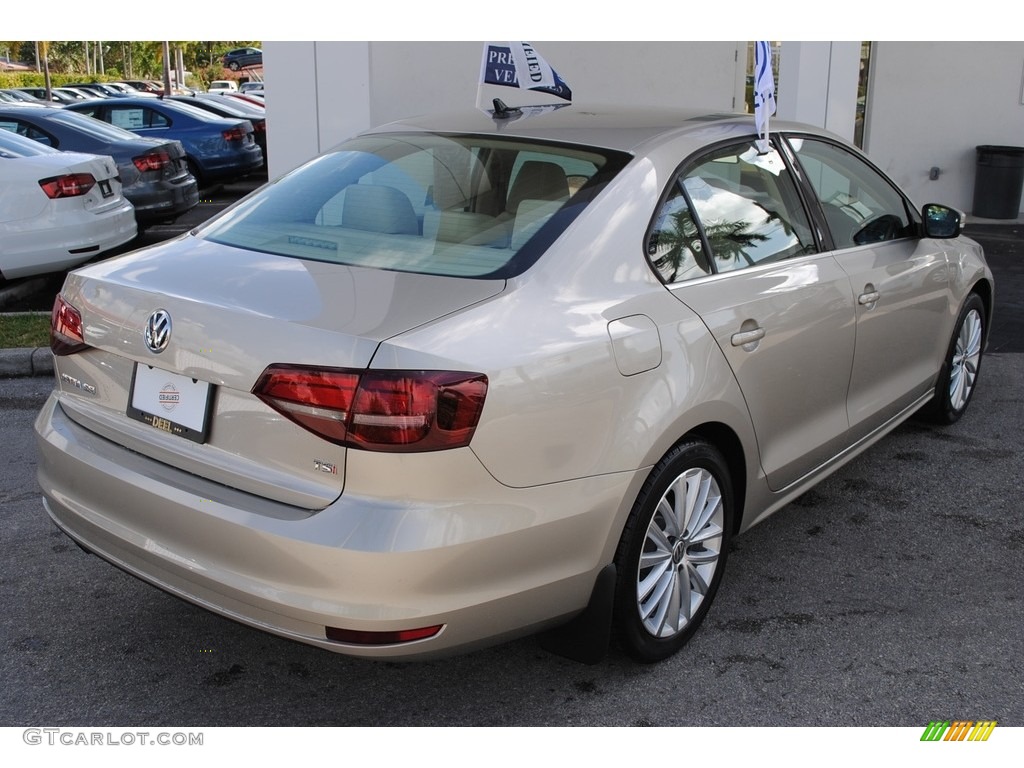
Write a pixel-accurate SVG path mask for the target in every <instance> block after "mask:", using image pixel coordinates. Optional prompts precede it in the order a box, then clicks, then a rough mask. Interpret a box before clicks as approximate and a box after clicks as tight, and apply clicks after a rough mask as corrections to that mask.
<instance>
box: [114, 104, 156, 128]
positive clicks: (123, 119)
mask: <svg viewBox="0 0 1024 768" xmlns="http://www.w3.org/2000/svg"><path fill="white" fill-rule="evenodd" d="M110 123H111V124H112V125H116V126H117V127H118V128H124V129H125V130H126V131H135V130H138V129H140V128H166V127H167V126H169V125H170V124H171V122H170V120H168V119H167V118H166V117H164V116H163V115H162V114H160V113H159V112H157V111H156V110H153V109H143V108H141V107H111V108H110Z"/></svg>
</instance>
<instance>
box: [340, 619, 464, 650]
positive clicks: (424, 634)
mask: <svg viewBox="0 0 1024 768" xmlns="http://www.w3.org/2000/svg"><path fill="white" fill-rule="evenodd" d="M443 628H444V624H435V625H434V626H432V627H419V628H417V629H399V630H395V631H394V632H364V631H361V630H357V629H340V628H338V627H326V628H325V629H326V633H325V634H326V635H327V639H328V640H335V641H337V642H339V643H350V644H352V645H394V644H395V643H411V642H413V641H414V640H425V639H426V638H428V637H433V636H434V635H436V634H437V633H438V632H440V631H441V630H442V629H443Z"/></svg>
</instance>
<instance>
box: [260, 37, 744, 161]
mask: <svg viewBox="0 0 1024 768" xmlns="http://www.w3.org/2000/svg"><path fill="white" fill-rule="evenodd" d="M533 44H534V46H535V47H536V48H537V50H538V51H539V52H540V53H541V55H542V56H544V58H545V59H546V60H547V61H548V63H550V64H551V66H553V67H554V68H555V70H556V71H557V72H558V73H559V75H561V76H562V78H563V79H564V80H565V81H566V82H567V83H568V84H569V87H570V88H572V91H573V101H574V102H577V103H582V102H606V103H609V102H617V103H624V104H647V105H649V104H678V105H682V106H701V107H707V108H708V109H711V110H722V111H729V110H732V109H735V108H739V109H743V85H744V76H745V72H746V48H747V45H746V42H742V43H739V42H697V43H679V42H674V43H664V42H662V43H643V42H641V43H637V42H615V43H586V42H538V41H533ZM263 52H264V62H265V68H264V71H265V72H266V81H267V94H268V95H267V104H268V110H270V121H269V122H270V128H269V134H268V141H269V143H270V149H269V154H270V174H271V177H274V176H278V175H280V174H282V173H284V172H286V171H288V170H291V169H292V168H294V167H295V166H297V165H299V164H300V163H302V162H305V161H306V160H308V159H309V158H311V157H313V156H314V155H316V154H317V153H318V152H321V151H323V150H326V149H328V148H330V147H332V146H334V145H335V144H338V143H339V142H341V141H344V140H345V139H347V138H348V137H349V136H352V135H353V134H355V133H358V132H359V131H361V130H364V129H366V128H370V127H372V126H374V125H379V124H381V123H385V122H389V121H392V120H398V119H400V118H403V117H409V116H412V115H419V114H424V113H428V112H438V111H447V110H453V109H467V108H468V109H472V108H474V107H475V106H476V91H477V83H478V82H479V77H480V58H481V54H482V52H483V42H482V41H481V42H444V43H438V42H431V43H415V42H401V43H378V42H374V43H365V42H356V43H352V42H316V43H314V42H272V41H269V42H266V43H265V44H264V46H263ZM509 93H510V94H514V93H515V91H512V90H511V89H510V90H509ZM509 103H512V101H511V100H510V101H509Z"/></svg>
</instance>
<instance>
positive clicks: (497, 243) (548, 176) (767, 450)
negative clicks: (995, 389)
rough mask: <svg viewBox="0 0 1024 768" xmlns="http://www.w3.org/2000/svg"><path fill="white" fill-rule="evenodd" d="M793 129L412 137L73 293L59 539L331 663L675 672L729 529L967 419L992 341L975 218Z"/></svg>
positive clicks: (279, 192)
mask: <svg viewBox="0 0 1024 768" xmlns="http://www.w3.org/2000/svg"><path fill="white" fill-rule="evenodd" d="M773 128H775V129H776V132H775V133H774V134H773V136H772V141H771V149H770V151H768V152H766V153H763V154H759V153H758V151H757V150H756V149H755V148H754V145H753V140H754V138H755V135H754V124H753V119H752V118H751V117H750V116H743V115H738V116H726V115H708V114H703V113H682V112H671V111H651V112H642V111H638V110H635V109H631V110H625V111H604V110H597V109H586V108H581V107H577V106H570V107H566V108H563V109H560V110H557V111H553V112H548V113H542V114H522V113H519V112H517V111H514V110H513V111H509V112H502V113H499V114H496V115H489V114H484V113H482V112H474V113H466V114H463V115H446V116H443V117H438V118H424V119H421V120H415V121H406V122H403V123H397V124H392V125H388V126H385V127H383V128H380V129H378V130H376V131H373V132H370V133H367V134H365V135H362V136H359V137H356V138H354V139H352V140H350V141H349V142H346V143H345V144H344V145H342V146H340V147H338V148H337V149H336V150H334V151H331V152H328V153H325V154H324V155H322V156H320V157H317V158H316V159H314V160H312V161H311V162H310V163H308V164H307V165H305V166H303V167H302V168H300V169H298V170H296V171H294V172H292V173H291V174H289V175H287V176H285V177H284V178H282V179H280V180H278V181H277V182H275V183H273V184H270V185H268V186H267V187H265V188H263V189H262V190H260V191H259V192H257V193H256V194H255V195H253V196H250V197H249V198H247V199H245V200H243V201H242V202H240V203H239V204H237V205H236V206H234V207H233V208H231V209H229V210H228V211H226V212H225V213H224V214H222V215H221V216H219V217H218V218H216V219H214V220H213V221H211V222H210V223H209V224H207V225H206V226H204V227H202V228H201V229H199V230H198V231H195V232H193V233H190V234H188V235H186V236H183V237H181V238H178V239H177V240H174V241H172V242H169V243H166V244H163V245H159V246H155V247H153V248H149V249H146V250H142V251H138V252H135V253H133V254H129V255H126V256H123V257H120V258H117V259H113V260H110V261H106V262H102V263H99V264H94V265H91V266H88V267H86V268H83V269H80V270H78V271H75V272H73V273H71V274H70V275H69V276H68V278H67V282H66V283H65V285H64V288H63V292H62V293H61V295H60V296H59V297H58V300H57V303H56V305H55V307H54V314H53V350H54V353H55V355H56V358H55V360H56V388H55V390H54V392H53V394H52V396H51V397H50V399H49V401H48V403H47V404H46V406H45V408H44V410H43V411H42V413H41V414H40V416H39V418H38V421H37V424H36V428H37V432H38V443H39V448H40V455H41V456H40V462H39V482H40V485H41V487H42V489H43V493H44V503H45V506H46V509H47V511H48V512H49V514H50V516H51V517H52V518H53V520H54V521H55V523H56V524H57V526H58V527H60V528H61V529H62V530H63V531H65V532H66V533H67V534H68V535H69V536H71V537H72V538H73V539H75V540H76V541H77V542H79V543H80V544H81V545H82V546H83V547H85V548H86V549H88V550H89V551H91V552H94V553H95V554H97V555H99V556H101V557H103V558H105V559H107V560H109V561H110V562H112V563H113V564H115V565H117V566H119V567H121V568H123V569H124V570H126V571H128V572H130V573H133V574H135V575H136V576H139V577H140V578H142V579H145V580H147V581H149V582H151V583H152V584H155V585H156V586H158V587H161V588H163V589H165V590H167V591H169V592H171V593H173V594H176V595H179V596H181V597H183V598H185V599H188V600H191V601H193V602H195V603H197V604H199V605H201V606H204V607H206V608H209V609H211V610H213V611H216V612H218V613H220V614H222V615H225V616H228V617H231V618H234V619H237V620H239V621H241V622H244V623H246V624H249V625H251V626H254V627H257V628H259V629H263V630H267V631H270V632H273V633H276V634H279V635H282V636H285V637H289V638H292V639H295V640H299V641H302V642H306V643H310V644H312V645H316V646H320V647H322V648H326V649H329V650H332V651H337V652H340V653H346V654H351V655H355V656H365V657H377V658H392V659H398V658H423V657H428V656H432V655H440V654H444V653H451V652H454V651H463V650H466V649H469V648H472V647H476V646H480V645H484V644H489V643H495V642H497V641H500V640H502V639H505V638H510V637H514V636H518V635H522V634H526V633H532V632H538V631H541V630H551V631H550V632H546V633H545V638H546V640H547V642H548V644H549V647H552V648H553V649H555V650H557V651H559V652H561V653H565V654H567V655H570V656H573V657H575V658H579V659H582V660H586V661H594V660H596V659H599V658H601V656H602V654H603V653H605V651H606V649H607V647H608V644H609V638H614V639H615V642H616V643H617V644H618V645H619V647H621V648H623V649H624V650H625V651H626V652H627V653H628V654H630V655H631V656H632V657H634V658H636V659H638V660H640V661H656V660H658V659H662V658H665V657H666V656H668V655H670V654H672V653H674V652H675V651H676V650H678V649H679V648H680V647H681V646H682V645H683V644H684V643H685V641H686V640H687V638H688V637H689V636H690V635H691V634H692V633H693V632H694V630H695V629H696V628H697V627H698V625H699V624H700V623H701V621H702V619H703V618H704V617H705V615H706V614H707V612H708V610H709V608H710V606H711V603H712V600H713V598H714V595H715V592H716V590H717V588H718V586H719V584H720V582H721V579H722V574H723V570H724V567H725V561H726V554H727V552H728V547H729V541H730V538H731V537H732V536H734V535H736V534H739V533H741V532H742V531H744V530H745V529H747V528H749V527H750V526H752V525H753V524H755V523H757V522H758V521H760V520H762V519H764V518H765V517H766V516H767V515H769V514H771V513H772V512H774V511H776V510H778V509H780V508H781V507H783V506H784V505H785V504H787V503H788V502H789V501H791V500H792V499H794V498H796V497H797V496H798V495H800V494H801V493H803V492H804V491H806V490H807V489H808V488H810V487H811V486H813V485H814V484H815V483H817V482H818V481H820V480H821V479H822V478H823V477H825V476H827V475H828V474H829V473H831V472H832V471H834V470H835V469H836V468H838V467H839V466H841V465H842V464H843V463H844V462H847V461H849V460H850V459H851V458H852V457H854V456H856V455H857V454H858V453H859V452H860V451H862V450H864V449H865V448H867V447H868V446H869V445H871V444H872V443H873V442H875V441H876V440H878V439H879V438H881V437H882V436H883V435H885V434H886V433H887V432H889V431H890V430H892V429H893V428H895V427H896V426H897V425H898V424H900V423H901V422H903V421H904V420H905V419H907V418H909V417H910V416H912V415H913V414H915V413H917V412H919V411H921V412H922V413H927V415H928V416H929V417H931V418H933V419H936V420H938V421H940V422H946V423H948V422H952V421H955V420H956V419H958V418H959V417H960V416H961V415H962V414H963V413H964V411H965V410H966V408H967V406H968V403H969V402H970V399H971V395H972V393H973V392H974V389H975V386H976V384H977V375H978V372H979V368H980V363H981V356H982V350H983V347H984V343H985V338H986V334H987V330H988V328H989V325H990V322H991V314H992V304H993V288H994V286H993V279H992V274H991V272H990V270H989V269H988V267H987V266H986V264H985V261H984V258H983V255H982V251H981V248H980V247H979V246H978V245H977V244H976V243H974V242H972V241H971V240H969V239H966V238H964V237H962V236H961V235H960V229H961V216H960V214H958V213H957V212H956V211H954V210H952V209H950V208H947V207H945V206H941V205H934V204H929V205H925V206H924V207H923V208H919V207H916V206H915V205H913V204H911V202H910V201H909V200H908V199H907V198H906V197H905V195H904V194H903V193H902V192H901V191H900V190H899V189H898V188H897V187H896V186H895V185H894V184H893V183H892V182H891V181H890V180H889V179H888V178H886V177H885V175H884V174H882V173H881V172H880V171H879V170H878V169H877V168H875V167H874V166H873V165H872V164H871V162H870V161H869V160H868V159H867V158H865V157H864V156H863V155H862V154H861V153H859V152H858V151H857V150H856V149H853V148H852V147H850V146H848V145H847V144H845V143H844V142H842V141H841V140H839V139H838V138H836V137H834V136H831V135H829V134H826V133H823V132H820V131H817V130H814V129H810V128H808V127H806V126H800V125H793V124H785V123H775V124H773ZM922 409H923V410H922ZM60 577H61V576H60V574H55V578H60ZM125 609H126V610H131V606H126V607H125Z"/></svg>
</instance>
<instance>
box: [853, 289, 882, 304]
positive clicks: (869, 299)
mask: <svg viewBox="0 0 1024 768" xmlns="http://www.w3.org/2000/svg"><path fill="white" fill-rule="evenodd" d="M880 295H881V294H879V293H878V291H868V292H866V293H862V294H861V295H860V296H858V297H857V302H858V303H859V304H862V305H864V306H868V305H870V304H875V303H877V302H878V297H879V296H880Z"/></svg>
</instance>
